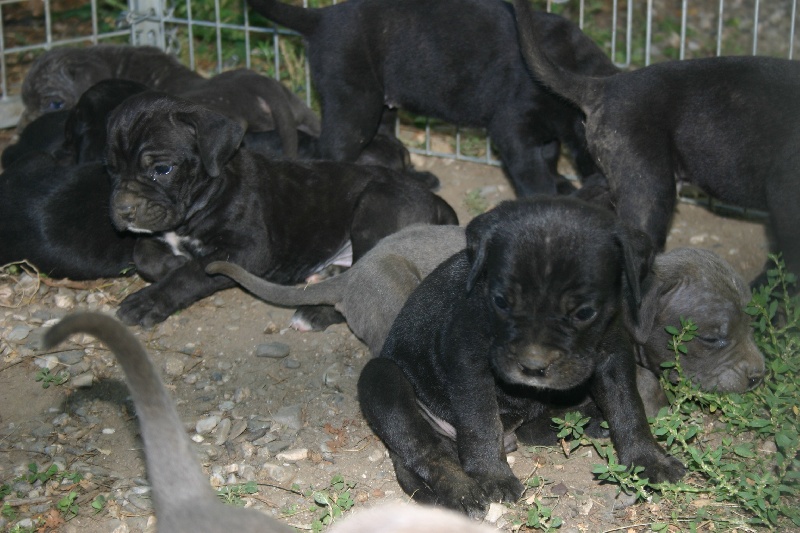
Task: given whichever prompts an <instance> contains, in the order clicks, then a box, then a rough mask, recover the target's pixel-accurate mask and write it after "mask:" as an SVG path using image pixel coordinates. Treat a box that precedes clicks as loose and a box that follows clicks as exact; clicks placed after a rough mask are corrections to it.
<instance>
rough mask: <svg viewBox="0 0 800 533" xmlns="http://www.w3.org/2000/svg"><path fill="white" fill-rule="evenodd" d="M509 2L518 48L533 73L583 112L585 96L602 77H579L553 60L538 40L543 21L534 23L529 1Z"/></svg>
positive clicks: (534, 19) (517, 0) (535, 20)
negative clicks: (513, 13) (514, 22)
mask: <svg viewBox="0 0 800 533" xmlns="http://www.w3.org/2000/svg"><path fill="white" fill-rule="evenodd" d="M513 1H514V12H515V17H516V22H517V33H518V39H519V46H520V51H521V52H522V56H523V57H524V59H525V62H526V63H527V64H528V67H529V68H530V70H531V71H532V73H533V75H534V76H535V77H536V78H537V79H538V80H539V81H540V82H541V83H542V84H544V85H545V86H547V87H549V88H550V89H552V90H553V91H554V92H555V93H557V94H559V95H561V96H563V97H564V98H566V99H567V100H569V101H571V102H572V103H574V104H575V105H577V106H578V107H580V108H581V109H583V111H584V112H585V111H586V106H587V105H588V102H587V99H588V97H589V95H590V94H592V92H593V89H594V86H595V85H596V84H600V83H602V81H603V78H593V77H589V76H583V75H580V74H578V73H576V72H572V71H569V70H566V69H564V68H562V67H560V66H559V65H556V64H555V63H553V62H552V61H551V60H550V58H549V57H548V56H547V54H546V53H545V51H544V50H543V49H542V46H541V45H540V43H539V38H538V37H537V34H538V33H540V32H541V33H544V32H543V28H541V26H543V24H539V23H537V19H536V17H535V16H534V14H533V12H532V11H531V6H530V0H513Z"/></svg>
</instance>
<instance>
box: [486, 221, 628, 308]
mask: <svg viewBox="0 0 800 533" xmlns="http://www.w3.org/2000/svg"><path fill="white" fill-rule="evenodd" d="M487 252H488V254H487V266H488V270H489V271H490V279H493V280H498V282H499V283H501V284H506V283H511V284H515V285H518V286H520V287H523V288H525V289H526V290H528V291H532V292H534V293H541V294H545V293H548V292H556V293H558V292H578V293H593V294H596V295H607V294H611V293H615V292H616V291H617V290H618V289H619V282H620V280H621V279H622V273H623V268H624V260H623V257H622V250H621V248H620V245H619V243H618V241H617V240H616V238H615V236H614V234H613V233H612V232H610V231H598V229H597V228H592V229H583V228H575V227H574V226H570V225H557V226H554V227H552V228H542V227H539V228H535V229H534V228H529V229H528V231H524V232H522V233H520V234H518V235H516V236H511V235H507V234H506V235H497V236H496V238H495V239H493V240H492V242H491V244H490V246H489V249H488V250H487Z"/></svg>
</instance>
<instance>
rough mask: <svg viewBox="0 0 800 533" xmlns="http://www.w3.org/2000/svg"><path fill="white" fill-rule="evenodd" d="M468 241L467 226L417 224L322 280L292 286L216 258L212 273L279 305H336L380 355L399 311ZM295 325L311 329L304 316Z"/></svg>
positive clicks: (363, 339) (380, 242) (212, 265)
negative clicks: (421, 284)
mask: <svg viewBox="0 0 800 533" xmlns="http://www.w3.org/2000/svg"><path fill="white" fill-rule="evenodd" d="M465 245H466V239H465V237H464V228H462V227H461V226H431V225H414V226H409V227H406V228H403V229H401V230H400V231H398V232H397V233H393V234H392V235H389V236H388V237H384V238H383V239H381V240H380V241H378V244H376V245H375V247H374V248H372V249H371V250H370V251H369V252H367V253H366V254H364V257H362V258H361V259H360V260H359V261H358V262H356V263H354V264H353V266H352V267H350V268H349V269H348V270H346V271H344V272H343V273H342V274H339V275H336V276H333V277H331V278H328V279H326V280H324V281H321V282H319V283H314V284H312V285H306V286H305V287H291V286H286V285H278V284H277V283H270V282H268V281H266V280H264V279H262V278H259V277H258V276H254V275H252V274H250V273H249V272H247V271H246V270H245V269H243V268H242V267H240V266H238V265H235V264H233V263H229V262H225V261H216V262H213V263H211V264H209V265H208V266H207V267H206V272H208V273H209V274H224V275H226V276H228V277H229V278H231V279H233V280H234V281H236V282H237V283H239V284H240V285H242V286H243V287H244V288H245V289H247V290H248V291H250V292H252V293H253V294H254V295H256V296H257V297H259V298H261V299H262V300H264V301H266V302H269V303H271V304H275V305H283V306H290V307H295V306H299V305H333V306H334V307H335V308H336V310H337V311H339V312H340V313H341V314H342V315H344V318H345V320H346V321H347V324H348V325H349V326H350V329H352V330H353V333H355V335H356V337H358V338H359V339H361V340H362V341H364V343H365V344H366V345H367V346H368V347H369V350H370V352H371V353H372V355H375V356H377V355H378V354H379V353H380V351H381V348H382V347H383V341H384V340H385V339H386V335H387V334H388V333H389V328H390V327H391V326H392V322H394V319H395V317H396V316H397V313H399V312H400V309H401V308H402V307H403V304H404V303H405V301H406V299H407V298H408V296H409V294H411V293H412V292H413V291H414V289H415V288H416V287H417V285H419V284H420V282H421V281H422V280H423V279H424V278H425V277H426V276H427V275H428V274H430V272H431V271H432V270H433V269H434V268H436V267H437V266H438V265H439V264H440V263H442V262H443V261H444V260H445V259H447V258H448V257H450V256H451V255H453V254H454V253H456V252H458V251H460V250H463V249H464V246H465ZM292 327H294V328H295V329H299V330H311V329H314V328H313V324H309V323H307V322H306V321H304V320H303V319H302V317H297V316H295V317H294V318H293V319H292Z"/></svg>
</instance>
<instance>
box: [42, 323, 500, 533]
mask: <svg viewBox="0 0 800 533" xmlns="http://www.w3.org/2000/svg"><path fill="white" fill-rule="evenodd" d="M75 333H86V334H89V335H92V336H94V337H97V338H98V339H99V340H100V341H101V342H103V343H104V344H106V345H107V346H108V347H109V349H110V350H111V351H112V352H114V355H115V356H116V358H117V361H119V364H120V366H121V367H122V370H123V372H124V373H125V379H126V381H127V382H128V386H129V387H130V390H131V396H132V397H133V402H134V405H135V406H136V416H137V417H138V419H139V425H140V428H141V434H142V440H143V441H144V449H145V458H146V460H147V475H148V478H149V479H150V483H151V485H152V490H153V504H154V507H155V513H156V517H157V518H158V524H157V529H158V531H159V532H160V533H178V532H189V531H191V532H193V533H218V532H219V531H226V530H231V531H237V532H240V533H256V532H259V533H291V532H292V531H295V529H294V528H292V527H289V526H288V525H286V524H283V523H281V522H279V521H277V520H275V519H273V518H271V517H269V516H267V515H266V514H264V513H261V512H259V511H256V510H253V509H244V508H239V507H234V506H230V505H225V504H223V503H222V502H220V500H219V498H218V497H217V496H216V494H214V491H213V490H211V487H210V485H209V484H208V479H207V478H206V476H205V475H204V474H203V471H202V470H201V469H200V468H199V463H198V462H197V460H196V458H195V456H194V451H193V449H192V444H191V443H190V442H189V438H188V437H187V435H186V432H185V430H184V429H183V423H182V422H181V420H180V418H179V417H178V412H177V411H176V409H175V403H174V402H173V401H172V398H171V397H170V395H169V392H168V391H167V389H166V387H164V384H163V382H162V381H161V377H160V376H159V374H158V371H157V370H156V368H155V366H154V365H153V362H152V360H151V359H150V357H149V355H148V354H147V352H146V351H145V349H144V347H143V346H142V344H141V343H140V342H139V340H138V339H137V338H136V337H135V336H133V334H132V333H131V332H130V331H128V330H127V329H126V328H125V326H123V325H122V324H120V323H119V322H118V321H116V320H114V319H113V318H111V317H109V316H106V315H102V314H100V313H75V314H72V315H68V316H67V317H65V318H64V319H62V320H61V321H60V322H59V323H57V324H56V325H55V326H53V327H52V328H50V329H49V330H47V332H46V333H45V335H44V338H43V341H44V342H43V345H44V346H43V347H44V348H45V349H50V348H53V347H55V346H56V345H58V344H59V343H61V342H63V341H65V340H66V339H67V338H68V337H69V336H70V335H73V334H75ZM378 522H380V524H381V527H380V530H381V531H382V532H384V533H422V532H425V531H437V532H441V533H486V532H489V531H492V529H491V528H489V527H484V526H481V525H478V524H475V523H474V522H471V521H468V520H467V519H465V518H463V517H461V516H458V515H455V514H451V513H445V512H443V511H441V510H434V509H425V508H423V507H421V506H414V505H402V506H401V505H397V504H395V505H392V506H378V507H374V508H372V509H369V510H366V511H360V512H356V513H354V514H353V515H349V516H348V517H347V518H345V519H344V520H340V521H337V522H336V524H335V525H334V526H333V527H332V529H331V530H330V531H331V532H335V533H361V532H372V531H375V524H376V523H378Z"/></svg>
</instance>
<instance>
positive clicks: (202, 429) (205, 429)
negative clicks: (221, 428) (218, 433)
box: [194, 415, 220, 435]
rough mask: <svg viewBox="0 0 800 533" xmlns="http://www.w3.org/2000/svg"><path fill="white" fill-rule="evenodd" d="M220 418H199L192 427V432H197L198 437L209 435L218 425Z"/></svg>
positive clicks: (213, 416)
mask: <svg viewBox="0 0 800 533" xmlns="http://www.w3.org/2000/svg"><path fill="white" fill-rule="evenodd" d="M219 420H220V417H218V416H217V415H211V416H207V417H205V418H201V419H200V420H198V421H197V424H196V425H195V427H194V430H195V431H196V432H197V434H198V435H205V434H206V433H211V430H213V429H214V428H215V427H217V424H219Z"/></svg>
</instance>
